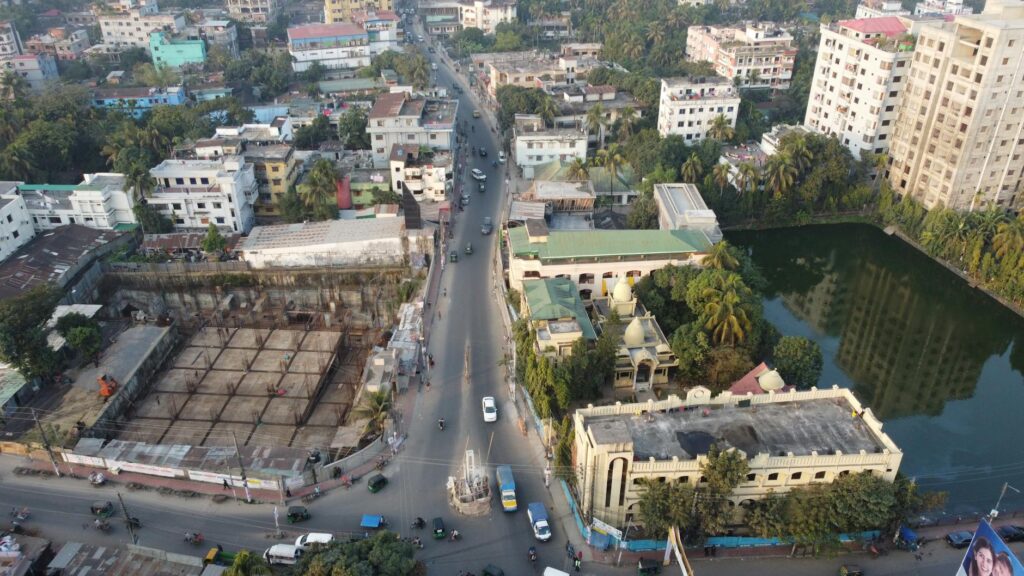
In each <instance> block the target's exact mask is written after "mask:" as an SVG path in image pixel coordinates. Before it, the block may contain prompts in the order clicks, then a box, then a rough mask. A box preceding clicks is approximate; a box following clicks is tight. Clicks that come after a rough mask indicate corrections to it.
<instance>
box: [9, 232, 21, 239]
mask: <svg viewBox="0 0 1024 576" xmlns="http://www.w3.org/2000/svg"><path fill="white" fill-rule="evenodd" d="M11 234H12V235H13V236H14V237H15V238H17V237H18V236H21V233H20V232H18V231H17V230H15V231H14V232H12V233H11Z"/></svg>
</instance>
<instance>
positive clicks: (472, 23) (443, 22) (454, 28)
mask: <svg viewBox="0 0 1024 576" xmlns="http://www.w3.org/2000/svg"><path fill="white" fill-rule="evenodd" d="M419 13H420V15H421V16H422V17H423V18H424V21H425V22H426V27H427V32H428V33H430V34H433V35H437V36H450V35H451V34H454V33H455V32H458V31H459V30H464V29H466V28H478V29H480V30H482V31H483V32H484V34H494V33H495V29H496V28H497V26H498V24H501V23H503V22H505V23H511V22H515V21H516V1H515V0H423V1H421V2H420V3H419Z"/></svg>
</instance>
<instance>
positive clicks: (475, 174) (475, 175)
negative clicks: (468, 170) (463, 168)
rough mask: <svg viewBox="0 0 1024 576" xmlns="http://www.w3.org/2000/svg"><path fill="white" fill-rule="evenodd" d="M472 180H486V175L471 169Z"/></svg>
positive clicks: (477, 169)
mask: <svg viewBox="0 0 1024 576" xmlns="http://www.w3.org/2000/svg"><path fill="white" fill-rule="evenodd" d="M472 174H473V179H474V180H479V181H481V182H483V181H485V180H487V174H484V173H483V172H482V171H481V170H480V169H479V168H473V172H472Z"/></svg>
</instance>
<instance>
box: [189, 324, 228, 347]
mask: <svg viewBox="0 0 1024 576" xmlns="http://www.w3.org/2000/svg"><path fill="white" fill-rule="evenodd" d="M234 334H235V329H234V328H218V327H216V326H205V327H203V328H202V329H201V330H199V332H197V333H196V334H195V335H194V336H192V339H191V340H189V342H188V345H189V346H209V347H211V348H224V347H225V346H226V345H227V343H228V342H229V341H230V340H231V337H232V336H233V335H234Z"/></svg>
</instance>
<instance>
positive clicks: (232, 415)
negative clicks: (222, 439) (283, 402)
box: [220, 396, 270, 425]
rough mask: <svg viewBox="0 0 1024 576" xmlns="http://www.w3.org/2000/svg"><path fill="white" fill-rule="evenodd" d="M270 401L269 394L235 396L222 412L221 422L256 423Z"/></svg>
mask: <svg viewBox="0 0 1024 576" xmlns="http://www.w3.org/2000/svg"><path fill="white" fill-rule="evenodd" d="M267 402H270V397H268V396H235V397H234V398H232V399H231V402H228V404H227V406H225V407H224V410H222V411H221V413H220V421H221V422H242V423H245V424H252V425H256V424H258V423H259V420H260V417H262V415H263V410H264V409H265V408H266V407H267Z"/></svg>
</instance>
